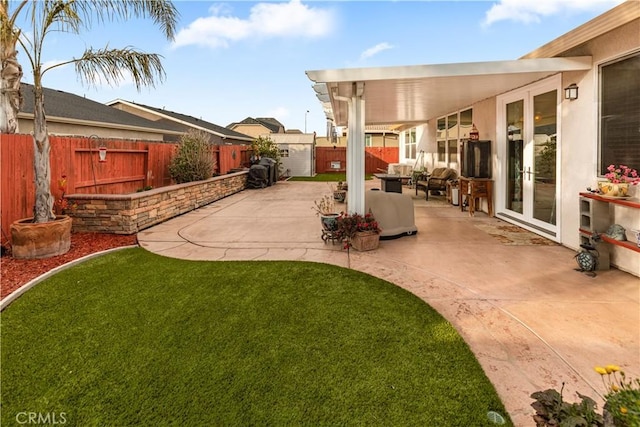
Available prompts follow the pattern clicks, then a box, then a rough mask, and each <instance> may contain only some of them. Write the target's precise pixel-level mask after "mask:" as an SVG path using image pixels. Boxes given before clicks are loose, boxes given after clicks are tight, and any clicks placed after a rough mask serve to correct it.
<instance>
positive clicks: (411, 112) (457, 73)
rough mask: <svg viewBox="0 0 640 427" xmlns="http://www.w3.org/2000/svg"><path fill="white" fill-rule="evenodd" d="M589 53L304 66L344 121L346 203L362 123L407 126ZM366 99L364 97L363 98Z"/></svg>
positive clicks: (358, 188)
mask: <svg viewBox="0 0 640 427" xmlns="http://www.w3.org/2000/svg"><path fill="white" fill-rule="evenodd" d="M591 67H592V59H591V57H590V56H580V57H564V58H563V57H557V58H537V59H518V60H510V61H491V62H468V63H454V64H435V65H413V66H400V67H377V68H346V69H332V70H311V71H306V74H307V77H308V78H309V79H310V80H311V81H313V82H314V83H315V84H314V85H313V88H314V90H315V91H316V93H317V96H318V99H319V100H320V102H321V103H322V105H323V108H324V111H325V114H326V116H327V119H328V120H329V121H330V122H332V123H333V125H334V126H347V127H348V132H349V136H348V140H347V182H348V183H349V193H348V200H347V202H348V204H349V209H350V210H351V211H352V212H359V213H363V211H364V129H365V126H366V125H381V124H384V125H396V127H397V128H407V127H410V126H415V125H419V124H424V123H426V122H427V121H429V120H431V119H434V118H437V117H440V116H443V115H445V114H448V113H451V112H453V111H457V110H460V109H463V108H465V107H469V106H471V105H473V104H475V103H477V102H479V101H482V100H484V99H487V98H491V97H494V96H496V95H499V94H501V93H505V92H508V91H510V90H513V89H516V88H518V87H522V86H525V85H527V84H530V83H532V82H534V81H537V80H540V79H543V78H545V77H548V76H550V75H553V74H557V73H561V72H566V71H579V70H589V69H591ZM365 100H366V102H365Z"/></svg>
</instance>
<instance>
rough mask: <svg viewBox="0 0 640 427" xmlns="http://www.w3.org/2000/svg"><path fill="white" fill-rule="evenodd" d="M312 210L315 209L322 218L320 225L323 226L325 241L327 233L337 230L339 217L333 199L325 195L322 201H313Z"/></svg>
mask: <svg viewBox="0 0 640 427" xmlns="http://www.w3.org/2000/svg"><path fill="white" fill-rule="evenodd" d="M311 209H313V210H314V211H315V212H316V215H317V216H319V217H320V223H321V224H322V230H323V240H326V239H325V232H333V231H335V230H336V219H337V218H338V216H339V214H338V213H336V211H335V209H334V204H333V197H331V196H330V195H328V194H325V195H324V196H322V198H321V199H320V200H314V201H313V206H312V207H311Z"/></svg>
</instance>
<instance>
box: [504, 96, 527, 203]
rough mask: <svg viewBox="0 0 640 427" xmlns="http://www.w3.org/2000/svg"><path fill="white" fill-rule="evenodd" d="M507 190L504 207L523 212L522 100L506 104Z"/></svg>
mask: <svg viewBox="0 0 640 427" xmlns="http://www.w3.org/2000/svg"><path fill="white" fill-rule="evenodd" d="M506 123H507V132H506V135H507V141H506V145H507V176H506V181H507V191H506V193H505V194H506V200H505V207H506V208H507V209H509V210H511V211H513V212H517V213H519V214H522V213H523V208H524V205H523V182H522V172H523V170H524V169H523V167H524V166H523V161H524V139H523V138H524V136H523V132H524V100H522V99H520V100H517V101H515V102H511V103H509V104H507V105H506Z"/></svg>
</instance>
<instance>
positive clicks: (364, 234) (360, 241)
mask: <svg viewBox="0 0 640 427" xmlns="http://www.w3.org/2000/svg"><path fill="white" fill-rule="evenodd" d="M337 227H338V228H337V233H338V237H339V238H340V239H341V240H342V241H343V242H344V243H345V248H346V249H349V248H351V247H353V248H354V249H356V250H358V251H370V250H373V249H376V248H377V247H378V244H379V242H380V232H381V231H382V230H381V229H380V226H379V224H378V221H376V219H375V217H374V215H373V213H372V212H371V210H369V212H368V213H366V214H364V215H361V214H358V213H352V214H350V213H345V212H342V213H341V214H340V216H338V218H337Z"/></svg>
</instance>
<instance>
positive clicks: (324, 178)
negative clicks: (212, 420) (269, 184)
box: [289, 172, 373, 182]
mask: <svg viewBox="0 0 640 427" xmlns="http://www.w3.org/2000/svg"><path fill="white" fill-rule="evenodd" d="M364 179H365V180H369V179H373V174H365V176H364ZM289 181H318V182H338V181H342V182H346V181H347V175H346V174H345V173H340V172H332V173H319V174H316V176H294V177H291V178H290V179H289Z"/></svg>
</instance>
